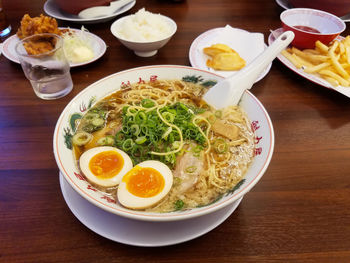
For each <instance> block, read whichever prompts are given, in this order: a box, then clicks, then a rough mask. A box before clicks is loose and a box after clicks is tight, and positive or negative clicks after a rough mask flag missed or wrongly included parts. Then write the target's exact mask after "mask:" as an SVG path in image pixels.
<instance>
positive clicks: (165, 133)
mask: <svg viewBox="0 0 350 263" xmlns="http://www.w3.org/2000/svg"><path fill="white" fill-rule="evenodd" d="M172 130H173V128H171V127H168V129H167V130H166V131H165V132H164V133H163V135H162V139H164V138H165V139H166V138H167V137H168V135H169V134H170V133H171V132H172Z"/></svg>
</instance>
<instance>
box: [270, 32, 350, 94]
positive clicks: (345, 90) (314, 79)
mask: <svg viewBox="0 0 350 263" xmlns="http://www.w3.org/2000/svg"><path fill="white" fill-rule="evenodd" d="M282 33H283V29H282V28H278V29H276V30H274V34H275V35H276V36H278V35H280V34H282ZM337 39H338V40H341V39H343V37H342V36H338V37H337ZM273 41H275V37H274V36H273V35H272V33H271V34H270V35H269V38H268V43H269V45H271V44H272V43H273ZM277 58H278V59H279V60H280V61H281V62H282V63H283V64H284V65H286V66H287V67H288V68H289V69H291V70H293V71H294V72H295V73H297V74H298V75H300V76H302V77H304V78H306V79H308V80H310V81H312V82H314V83H316V84H318V85H320V86H323V87H325V88H328V89H331V90H334V91H337V92H339V93H341V94H343V95H345V96H347V97H349V98H350V88H349V87H343V86H338V87H333V86H332V85H331V84H330V83H328V82H327V81H326V80H324V79H322V78H321V77H318V76H317V75H314V74H309V73H306V72H305V71H304V70H302V69H298V68H296V67H295V66H294V64H293V63H292V62H290V61H289V60H288V59H287V58H286V57H285V56H283V55H282V54H279V55H278V56H277Z"/></svg>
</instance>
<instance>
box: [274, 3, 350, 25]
mask: <svg viewBox="0 0 350 263" xmlns="http://www.w3.org/2000/svg"><path fill="white" fill-rule="evenodd" d="M309 1H310V0H309ZM311 1H312V0H311ZM276 3H277V4H278V5H279V6H280V7H282V8H283V9H290V8H293V6H292V5H291V3H289V1H288V0H276ZM340 18H341V19H342V20H343V21H344V22H350V14H348V15H345V16H342V17H340Z"/></svg>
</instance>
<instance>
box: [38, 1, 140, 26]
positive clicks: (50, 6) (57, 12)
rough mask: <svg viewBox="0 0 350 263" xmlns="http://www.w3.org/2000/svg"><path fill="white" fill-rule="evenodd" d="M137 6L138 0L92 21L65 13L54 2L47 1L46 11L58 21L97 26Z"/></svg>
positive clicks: (91, 19)
mask: <svg viewBox="0 0 350 263" xmlns="http://www.w3.org/2000/svg"><path fill="white" fill-rule="evenodd" d="M72 1H81V0H72ZM135 4H136V0H135V1H133V2H131V3H129V4H127V5H125V6H123V7H122V8H120V9H118V10H117V11H116V12H114V13H113V14H111V15H107V16H101V17H98V18H90V19H82V18H80V17H79V16H77V15H74V14H69V13H66V12H64V11H63V10H61V9H60V8H59V7H58V6H57V4H56V3H55V1H54V0H47V1H46V2H45V4H44V11H45V13H46V14H48V15H49V16H52V17H54V18H57V19H61V20H65V21H71V22H76V23H81V24H96V23H103V22H106V21H109V20H111V19H113V18H115V17H116V16H117V15H120V14H122V13H125V12H126V11H128V10H130V9H131V8H132V7H133V6H134V5H135Z"/></svg>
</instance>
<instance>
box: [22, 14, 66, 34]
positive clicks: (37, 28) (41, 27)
mask: <svg viewBox="0 0 350 263" xmlns="http://www.w3.org/2000/svg"><path fill="white" fill-rule="evenodd" d="M41 33H52V34H57V35H61V30H60V29H59V28H58V26H57V21H56V19H55V18H52V17H49V16H44V15H43V14H41V15H40V16H39V17H33V18H31V17H30V16H29V15H28V14H25V15H24V16H23V18H22V20H21V26H20V27H19V29H18V31H17V36H18V37H19V38H20V39H23V38H25V37H28V36H32V35H35V34H41Z"/></svg>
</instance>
